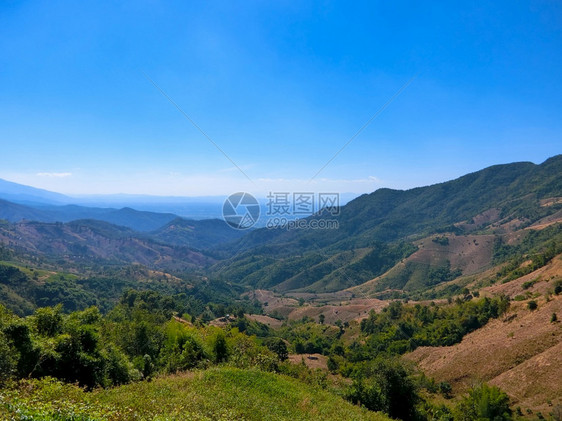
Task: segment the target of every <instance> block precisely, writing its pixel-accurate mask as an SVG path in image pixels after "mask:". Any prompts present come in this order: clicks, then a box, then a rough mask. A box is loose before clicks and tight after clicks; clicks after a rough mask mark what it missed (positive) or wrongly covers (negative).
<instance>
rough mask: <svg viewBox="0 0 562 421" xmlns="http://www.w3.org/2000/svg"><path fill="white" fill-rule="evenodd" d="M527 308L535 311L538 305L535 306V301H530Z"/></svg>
mask: <svg viewBox="0 0 562 421" xmlns="http://www.w3.org/2000/svg"><path fill="white" fill-rule="evenodd" d="M527 308H528V309H529V310H531V311H533V310H536V309H537V308H539V305H538V304H537V302H536V301H535V300H531V301H529V302H528V303H527Z"/></svg>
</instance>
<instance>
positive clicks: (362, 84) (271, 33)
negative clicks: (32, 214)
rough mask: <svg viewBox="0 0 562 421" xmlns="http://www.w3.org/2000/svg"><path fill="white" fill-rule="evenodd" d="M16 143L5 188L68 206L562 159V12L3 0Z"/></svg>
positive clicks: (330, 184) (547, 5)
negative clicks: (53, 196) (69, 201)
mask: <svg viewBox="0 0 562 421" xmlns="http://www.w3.org/2000/svg"><path fill="white" fill-rule="evenodd" d="M459 4H462V5H461V6H459ZM143 72H144V73H146V74H147V75H148V76H149V77H150V78H152V79H153V80H154V81H155V82H156V83H157V84H158V85H159V86H160V87H161V88H162V89H163V90H164V91H166V92H167V93H168V95H170V96H171V97H172V98H173V99H174V100H175V101H176V102H177V104H178V105H179V106H180V107H181V108H182V109H183V110H184V111H185V112H186V113H187V114H188V115H189V116H190V117H191V118H192V119H193V120H194V121H195V122H196V123H197V124H198V125H199V126H200V127H201V128H202V129H203V131H205V133H207V135H208V136H209V137H210V138H212V139H213V141H215V142H216V143H217V144H218V145H219V146H220V147H221V148H222V149H223V150H224V151H225V152H226V154H227V155H228V156H229V157H230V158H231V159H232V160H233V161H234V162H235V163H236V164H237V165H238V166H240V167H241V168H242V169H243V170H244V172H246V174H247V175H248V176H249V177H250V178H251V179H252V180H253V182H254V183H253V184H252V183H249V182H248V181H247V180H246V179H245V177H244V176H243V175H242V174H241V173H240V172H239V171H238V170H237V169H236V168H234V167H233V165H232V164H231V163H230V162H229V161H228V160H227V159H226V158H225V157H224V156H223V155H222V154H221V153H220V152H219V151H218V150H217V149H216V148H215V147H214V146H213V145H212V144H211V143H210V142H209V141H208V140H207V139H206V138H205V137H204V136H203V135H202V134H201V133H200V132H199V131H198V130H197V129H196V128H194V127H193V126H192V125H191V123H190V122H189V121H187V120H186V119H185V118H184V117H183V116H182V115H181V114H180V112H178V110H177V109H175V108H174V106H173V105H172V104H170V102H168V100H167V99H166V98H164V97H163V96H162V95H161V94H160V93H159V92H158V90H157V89H156V88H155V87H154V86H153V85H151V83H150V82H149V81H148V80H147V79H146V78H145V76H144V74H143ZM416 75H417V77H416V79H415V80H414V81H413V82H412V83H411V84H410V85H409V86H408V87H407V88H406V89H405V90H404V91H403V93H402V94H401V95H400V96H399V97H398V98H396V100H395V101H394V102H393V103H392V104H390V106H389V107H388V108H387V109H386V110H385V111H384V112H382V113H381V114H380V115H379V116H378V117H377V118H376V119H375V120H374V121H373V122H372V124H371V125H370V126H369V127H367V128H366V129H365V130H364V131H363V132H362V133H361V134H360V135H359V136H358V137H357V138H356V139H355V140H354V141H353V142H352V143H351V144H349V146H348V147H347V148H346V149H345V150H344V151H342V152H341V153H340V154H339V155H338V156H337V158H336V159H334V160H333V162H331V163H330V165H328V166H327V167H326V168H325V170H324V171H323V172H322V173H321V174H320V175H319V176H318V177H317V178H316V180H315V181H314V182H313V183H308V180H309V179H310V177H311V176H313V175H314V173H316V172H317V171H318V170H319V169H320V168H321V167H322V166H323V165H324V164H325V163H326V162H327V161H328V160H329V159H330V158H331V157H332V156H333V155H334V154H335V153H336V152H337V151H338V150H339V149H340V148H341V147H342V146H343V145H344V144H345V143H346V142H347V141H348V140H349V139H350V138H351V136H352V135H353V134H354V133H355V132H356V131H357V130H358V129H359V128H360V127H361V126H362V125H363V124H364V123H365V122H366V121H368V120H369V118H371V116H372V115H373V114H374V113H375V112H376V111H377V109H379V108H380V107H381V106H382V105H383V104H384V103H385V102H386V101H387V100H388V99H389V98H390V97H392V95H393V94H394V93H395V92H396V91H397V90H398V89H399V88H400V87H401V86H402V85H404V84H405V83H406V82H407V81H408V80H409V79H410V78H412V77H413V76H416ZM0 146H1V150H2V158H3V159H2V164H1V166H0V178H5V179H8V180H11V181H16V182H21V183H24V184H29V185H33V186H38V187H43V188H48V189H51V190H56V191H59V192H63V193H71V194H72V193H74V194H76V193H147V194H164V195H170V194H172V195H205V194H209V195H213V194H228V193H231V192H233V191H238V190H246V191H252V192H255V193H263V192H267V191H281V190H287V191H291V190H293V191H295V190H296V191H303V190H305V191H306V190H315V191H322V190H324V191H340V192H356V193H360V192H369V191H372V190H375V189H376V188H378V187H382V186H385V187H393V188H408V187H413V186H419V185H425V184H430V183H435V182H439V181H445V180H447V179H451V178H455V177H457V176H460V175H462V174H464V173H467V172H470V171H474V170H478V169H480V168H483V167H486V166H489V165H492V164H496V163H507V162H513V161H524V160H527V161H533V162H535V163H539V162H542V161H543V160H544V159H546V158H548V157H549V156H552V155H555V154H558V153H560V152H562V148H561V146H562V3H561V2H559V1H554V0H552V1H517V2H513V1H493V2H487V1H480V2H473V1H467V2H462V3H460V2H434V1H431V2H430V1H427V2H405V1H393V2H382V1H365V2H344V1H340V2H330V1H324V2H320V1H317V2H295V1H275V2H273V1H242V2H238V1H236V2H235V1H231V0H229V1H177V2H172V1H156V0H152V1H148V0H147V1H143V0H134V1H123V2H117V1H115V2H109V1H89V2H82V1H80V2H77V1H56V0H49V1H9V0H7V1H3V2H2V3H1V4H0Z"/></svg>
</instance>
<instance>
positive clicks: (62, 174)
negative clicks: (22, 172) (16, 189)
mask: <svg viewBox="0 0 562 421" xmlns="http://www.w3.org/2000/svg"><path fill="white" fill-rule="evenodd" d="M71 175H72V173H71V172H38V173H37V176H38V177H51V178H64V177H70V176H71Z"/></svg>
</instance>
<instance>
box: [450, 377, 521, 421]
mask: <svg viewBox="0 0 562 421" xmlns="http://www.w3.org/2000/svg"><path fill="white" fill-rule="evenodd" d="M455 419H456V420H459V421H477V420H478V421H480V420H491V421H509V420H511V419H512V415H511V409H510V408H509V397H508V396H507V395H506V394H505V393H504V392H502V391H501V390H500V389H499V388H498V387H496V386H488V385H487V384H485V383H484V384H481V385H479V386H476V387H474V388H472V389H471V390H470V391H469V392H468V396H466V397H465V398H464V399H463V401H462V402H461V403H460V404H459V406H458V408H457V410H456V417H455Z"/></svg>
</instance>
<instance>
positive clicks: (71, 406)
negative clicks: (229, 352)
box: [0, 367, 390, 421]
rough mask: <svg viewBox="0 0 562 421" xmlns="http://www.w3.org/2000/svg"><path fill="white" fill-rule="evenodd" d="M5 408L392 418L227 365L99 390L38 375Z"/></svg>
mask: <svg viewBox="0 0 562 421" xmlns="http://www.w3.org/2000/svg"><path fill="white" fill-rule="evenodd" d="M2 404H3V405H2ZM0 416H2V418H3V419H6V418H9V417H14V418H12V419H15V420H23V419H60V420H62V419H73V420H74V419H80V420H156V419H157V420H248V421H250V420H256V421H259V420H265V419H268V420H290V421H292V420H373V421H376V420H381V421H382V420H388V419H390V418H388V417H386V416H385V415H382V414H380V413H374V412H370V411H368V410H366V409H364V408H360V407H358V406H355V405H353V404H351V403H349V402H346V401H345V400H344V399H343V398H341V397H340V396H337V395H335V394H333V393H330V392H329V391H326V390H322V389H320V388H317V387H312V386H310V385H307V384H305V383H301V382H299V381H298V380H295V379H292V378H290V377H287V376H284V375H279V374H273V373H267V372H263V371H259V370H252V369H249V370H242V369H236V368H227V367H219V368H212V369H208V370H205V371H197V372H191V373H185V374H180V375H176V376H167V377H160V378H157V379H155V380H153V381H152V382H139V383H134V384H130V385H125V386H120V387H117V388H113V389H108V390H100V391H96V392H93V393H88V392H84V391H82V390H81V389H79V388H77V387H75V386H70V385H63V384H61V383H58V382H56V381H52V380H42V381H31V382H27V383H25V386H24V387H22V388H21V389H20V390H19V391H17V392H16V391H12V392H7V393H6V392H3V396H2V397H0ZM31 417H33V418H31Z"/></svg>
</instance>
